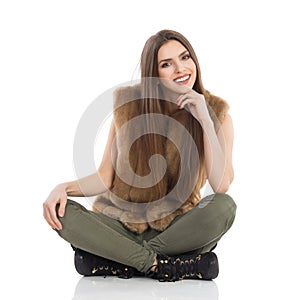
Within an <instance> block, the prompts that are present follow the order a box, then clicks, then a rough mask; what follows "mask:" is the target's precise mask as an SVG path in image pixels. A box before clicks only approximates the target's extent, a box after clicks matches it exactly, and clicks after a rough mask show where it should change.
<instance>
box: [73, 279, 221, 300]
mask: <svg viewBox="0 0 300 300" xmlns="http://www.w3.org/2000/svg"><path fill="white" fill-rule="evenodd" d="M91 299H118V300H120V299H130V300H134V299H139V300H140V299H143V300H154V299H155V300H156V299H160V300H161V299H182V300H183V299H184V300H192V299H203V300H218V287H217V285H216V283H215V282H214V281H204V280H203V281H202V280H183V281H177V282H158V281H156V280H153V279H149V278H144V277H137V278H131V279H121V278H116V277H106V278H104V277H100V276H99V277H98V276H97V277H96V276H95V277H82V278H80V280H79V281H78V283H77V286H76V288H75V292H74V297H73V300H91Z"/></svg>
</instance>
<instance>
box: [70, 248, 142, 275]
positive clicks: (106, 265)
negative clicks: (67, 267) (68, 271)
mask: <svg viewBox="0 0 300 300" xmlns="http://www.w3.org/2000/svg"><path fill="white" fill-rule="evenodd" d="M73 249H74V251H75V254H74V264H75V269H76V271H77V272H78V273H79V274H80V275H84V276H104V277H106V276H118V277H119V278H125V279H129V278H131V277H133V276H144V274H143V273H141V272H139V271H138V270H136V269H135V268H133V267H129V266H126V265H123V264H121V263H118V262H115V261H112V260H109V259H106V258H103V257H101V256H97V255H94V254H92V253H89V252H86V251H84V250H81V249H78V248H75V247H73Z"/></svg>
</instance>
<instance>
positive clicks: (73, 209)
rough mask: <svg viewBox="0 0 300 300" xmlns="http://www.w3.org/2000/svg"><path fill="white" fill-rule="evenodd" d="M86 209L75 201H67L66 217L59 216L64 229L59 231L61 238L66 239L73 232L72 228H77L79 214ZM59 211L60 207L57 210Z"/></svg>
mask: <svg viewBox="0 0 300 300" xmlns="http://www.w3.org/2000/svg"><path fill="white" fill-rule="evenodd" d="M84 209H85V208H84V207H83V206H81V205H80V204H79V203H77V202H75V201H73V200H68V201H67V204H66V208H65V214H64V216H63V217H59V216H58V219H59V221H60V222H61V224H62V229H61V230H59V231H58V234H59V235H60V236H61V237H65V235H66V234H67V233H68V232H71V231H73V230H72V228H73V227H74V226H76V219H78V216H79V214H81V211H82V210H84ZM57 210H58V206H57V208H56V211H57ZM57 215H58V214H57Z"/></svg>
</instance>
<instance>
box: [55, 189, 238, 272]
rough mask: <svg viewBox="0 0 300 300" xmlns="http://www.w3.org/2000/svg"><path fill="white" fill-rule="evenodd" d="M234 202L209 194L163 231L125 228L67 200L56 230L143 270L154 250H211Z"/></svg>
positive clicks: (231, 213)
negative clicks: (60, 228) (140, 231)
mask: <svg viewBox="0 0 300 300" xmlns="http://www.w3.org/2000/svg"><path fill="white" fill-rule="evenodd" d="M235 212H236V205H235V203H234V201H233V200H232V198H231V197H230V196H228V195H227V194H213V195H210V196H207V197H205V198H203V199H202V200H201V201H200V203H199V205H198V206H196V207H194V208H193V209H192V210H191V211H189V212H188V213H186V214H183V215H180V216H177V217H176V218H175V220H174V221H173V222H172V223H171V225H170V226H169V227H168V228H167V229H166V230H165V231H163V232H159V231H156V230H154V229H150V228H149V229H148V230H147V231H145V232H144V233H142V234H135V233H132V232H130V231H129V230H127V229H126V228H125V227H124V226H123V225H122V223H121V222H120V221H118V220H115V219H112V218H110V217H108V216H106V215H104V214H102V213H95V212H93V211H90V210H87V209H86V208H85V207H83V206H82V205H80V204H79V203H77V202H75V201H72V200H68V202H67V206H66V211H65V215H64V217H62V218H60V217H59V219H60V221H61V222H62V226H63V228H62V230H59V231H57V232H58V234H59V235H60V236H61V237H62V238H63V239H65V240H66V241H68V242H69V243H71V244H72V245H74V246H75V247H77V248H80V249H83V250H85V251H88V252H90V253H93V254H96V255H99V256H102V257H105V258H107V259H110V260H114V261H117V262H120V263H123V264H125V265H128V266H132V267H135V268H136V269H137V270H139V271H142V272H146V271H147V270H148V269H149V268H150V267H151V266H152V265H153V262H154V260H155V258H156V254H157V253H161V254H166V255H176V254H182V253H185V252H189V251H193V250H197V251H199V252H200V253H204V252H207V251H210V250H212V249H213V248H214V247H215V246H216V244H217V242H218V241H219V240H220V239H221V237H222V236H223V235H224V234H225V233H226V232H227V231H228V229H229V228H230V227H231V225H232V223H233V221H234V217H235Z"/></svg>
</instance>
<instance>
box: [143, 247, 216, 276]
mask: <svg viewBox="0 0 300 300" xmlns="http://www.w3.org/2000/svg"><path fill="white" fill-rule="evenodd" d="M157 261H158V263H157V265H156V266H155V270H154V271H151V269H150V271H148V272H147V273H146V276H148V277H151V278H154V279H158V280H159V281H177V280H182V279H204V280H211V279H215V278H216V277H217V276H218V274H219V264H218V258H217V255H216V254H215V253H213V252H206V253H203V254H197V253H196V252H195V253H190V254H184V255H179V256H173V257H170V256H165V255H160V254H158V255H157ZM151 268H152V267H151Z"/></svg>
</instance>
